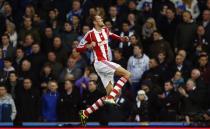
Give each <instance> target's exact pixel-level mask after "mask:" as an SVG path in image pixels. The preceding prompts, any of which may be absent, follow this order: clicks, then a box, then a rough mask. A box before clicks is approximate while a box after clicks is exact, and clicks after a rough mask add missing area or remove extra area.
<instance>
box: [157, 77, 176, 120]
mask: <svg viewBox="0 0 210 129" xmlns="http://www.w3.org/2000/svg"><path fill="white" fill-rule="evenodd" d="M158 98H159V104H160V108H161V110H160V120H161V121H176V116H177V113H178V106H179V96H178V94H177V93H176V92H175V91H174V87H173V83H172V82H171V81H166V82H165V84H164V91H163V93H162V94H159V95H158Z"/></svg>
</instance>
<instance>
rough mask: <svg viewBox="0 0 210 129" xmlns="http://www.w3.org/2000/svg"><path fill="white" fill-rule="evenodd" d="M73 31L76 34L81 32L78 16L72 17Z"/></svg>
mask: <svg viewBox="0 0 210 129" xmlns="http://www.w3.org/2000/svg"><path fill="white" fill-rule="evenodd" d="M72 30H73V32H75V33H76V34H78V33H79V32H80V17H79V16H77V15H73V16H72Z"/></svg>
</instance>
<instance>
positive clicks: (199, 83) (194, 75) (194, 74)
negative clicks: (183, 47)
mask: <svg viewBox="0 0 210 129" xmlns="http://www.w3.org/2000/svg"><path fill="white" fill-rule="evenodd" d="M190 77H191V79H192V80H193V81H194V82H195V84H196V87H197V88H198V89H199V90H201V89H203V90H206V89H207V86H205V83H204V81H203V79H202V78H201V72H200V71H199V69H193V70H192V71H191V75H190Z"/></svg>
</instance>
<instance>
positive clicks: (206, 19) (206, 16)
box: [202, 9, 210, 43]
mask: <svg viewBox="0 0 210 129" xmlns="http://www.w3.org/2000/svg"><path fill="white" fill-rule="evenodd" d="M202 18H203V20H202V25H203V26H204V28H205V31H206V33H205V36H206V38H207V41H208V43H210V36H209V35H210V10H209V9H207V10H204V11H203V16H202Z"/></svg>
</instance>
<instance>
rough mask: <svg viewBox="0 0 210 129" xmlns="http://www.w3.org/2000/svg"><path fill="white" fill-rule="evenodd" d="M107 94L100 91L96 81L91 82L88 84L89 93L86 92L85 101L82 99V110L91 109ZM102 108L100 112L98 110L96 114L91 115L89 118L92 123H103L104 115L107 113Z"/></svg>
mask: <svg viewBox="0 0 210 129" xmlns="http://www.w3.org/2000/svg"><path fill="white" fill-rule="evenodd" d="M104 95H105V94H104V93H103V92H101V91H100V90H99V89H98V86H97V84H96V81H93V80H91V81H89V83H88V91H86V92H84V94H83V99H82V105H83V106H84V107H82V108H86V107H89V106H90V105H91V104H92V103H93V102H95V101H96V100H98V98H101V97H103V96H104ZM103 108H105V107H102V108H101V109H100V110H97V111H96V112H95V113H93V114H91V115H90V117H89V120H90V121H102V120H103V119H104V118H103V117H104V116H103V113H105V112H104V111H103V110H104V109H103Z"/></svg>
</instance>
